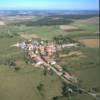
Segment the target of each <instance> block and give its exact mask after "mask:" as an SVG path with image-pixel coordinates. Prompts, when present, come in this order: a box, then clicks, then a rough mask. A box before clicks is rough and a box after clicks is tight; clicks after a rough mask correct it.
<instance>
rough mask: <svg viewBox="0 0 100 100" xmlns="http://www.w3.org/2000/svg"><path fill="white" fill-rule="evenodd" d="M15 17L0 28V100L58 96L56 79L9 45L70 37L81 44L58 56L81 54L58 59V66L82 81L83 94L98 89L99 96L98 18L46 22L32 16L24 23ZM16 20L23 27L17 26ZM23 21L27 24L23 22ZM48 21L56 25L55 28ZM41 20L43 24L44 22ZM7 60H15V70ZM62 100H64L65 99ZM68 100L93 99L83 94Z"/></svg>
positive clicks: (28, 99) (39, 98)
mask: <svg viewBox="0 0 100 100" xmlns="http://www.w3.org/2000/svg"><path fill="white" fill-rule="evenodd" d="M17 17H18V18H14V19H13V21H15V22H16V23H12V22H13V21H10V20H8V19H7V20H5V23H7V25H3V26H2V25H1V26H0V100H52V97H54V96H61V93H62V90H61V87H62V82H61V79H60V78H59V77H58V76H56V75H55V74H54V73H53V74H51V73H48V74H47V75H46V76H44V75H43V70H42V69H41V68H35V67H34V66H32V65H29V64H26V63H25V61H24V52H23V51H22V50H20V49H16V48H11V45H13V44H15V43H16V42H18V41H23V40H25V39H31V38H40V39H45V40H52V39H53V38H54V37H55V36H57V35H63V36H67V37H70V38H72V39H74V40H77V41H79V42H80V43H81V44H82V46H80V47H79V48H77V49H75V48H72V49H65V50H64V51H62V52H59V54H62V55H68V52H69V53H70V52H75V51H76V52H79V53H80V54H77V55H70V56H64V57H62V58H60V57H57V61H58V62H59V64H61V65H62V66H63V67H64V69H66V70H68V71H70V72H71V73H73V74H75V76H76V77H78V79H79V80H80V81H81V86H82V87H83V88H85V89H86V90H91V89H92V88H97V89H98V91H99V92H100V79H99V76H100V73H99V72H100V67H99V65H100V63H99V56H98V55H99V39H98V36H99V23H98V17H97V16H96V17H94V16H93V17H92V18H90V16H88V17H86V16H85V17H82V16H81V17H82V18H77V17H76V16H74V17H75V18H73V17H72V19H74V20H72V19H71V20H69V19H67V17H66V16H60V15H59V16H57V15H56V16H53V17H52V16H49V18H48V17H46V18H45V17H43V16H42V17H36V16H35V17H34V16H33V17H29V19H27V18H26V17H25V19H24V22H23V20H22V19H21V18H20V17H19V16H17ZM7 18H8V17H7ZM68 18H70V16H68ZM19 19H20V21H22V22H23V23H19V22H20V21H19ZM26 19H27V21H25V20H26ZM31 19H34V20H33V22H34V21H35V24H32V23H29V22H30V21H31ZM45 19H46V20H45ZM51 19H52V20H53V21H54V22H55V21H56V22H57V23H56V24H54V23H53V21H51ZM59 19H60V20H59ZM62 19H63V21H62ZM44 20H45V22H43V21H44ZM28 21H29V22H28ZM40 21H41V24H40V23H39V22H40ZM48 21H49V23H48V25H47V24H46V23H47V22H48ZM50 21H51V22H50ZM67 21H68V23H67ZM10 22H11V23H10ZM27 22H28V23H27ZM62 22H63V23H62ZM9 23H10V24H9ZM66 23H67V24H66ZM39 24H40V25H39ZM10 60H14V61H15V62H16V66H10V65H9V62H10ZM15 67H18V68H19V70H17V71H16V70H15ZM40 84H43V89H42V90H41V91H39V90H38V89H37V86H38V85H40ZM61 100H67V98H62V99H61ZM71 100H95V99H93V98H92V97H90V96H88V95H86V94H83V95H81V94H78V95H75V96H72V99H71Z"/></svg>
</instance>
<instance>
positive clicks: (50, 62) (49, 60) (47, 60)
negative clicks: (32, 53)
mask: <svg viewBox="0 0 100 100" xmlns="http://www.w3.org/2000/svg"><path fill="white" fill-rule="evenodd" d="M42 58H43V60H44V61H45V62H47V63H48V64H51V65H54V64H56V62H55V61H54V60H53V59H51V58H50V57H49V56H42Z"/></svg>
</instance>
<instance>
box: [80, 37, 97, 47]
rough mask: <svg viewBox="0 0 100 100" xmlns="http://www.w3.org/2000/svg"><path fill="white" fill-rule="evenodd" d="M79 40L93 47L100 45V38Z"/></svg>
mask: <svg viewBox="0 0 100 100" xmlns="http://www.w3.org/2000/svg"><path fill="white" fill-rule="evenodd" d="M79 42H80V43H82V44H84V45H86V46H88V47H92V48H95V47H99V39H81V40H79Z"/></svg>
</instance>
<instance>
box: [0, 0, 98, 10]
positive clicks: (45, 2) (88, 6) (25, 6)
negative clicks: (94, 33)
mask: <svg viewBox="0 0 100 100" xmlns="http://www.w3.org/2000/svg"><path fill="white" fill-rule="evenodd" d="M0 10H99V0H75V1H73V0H70V1H68V0H37V1H33V0H3V1H1V0H0Z"/></svg>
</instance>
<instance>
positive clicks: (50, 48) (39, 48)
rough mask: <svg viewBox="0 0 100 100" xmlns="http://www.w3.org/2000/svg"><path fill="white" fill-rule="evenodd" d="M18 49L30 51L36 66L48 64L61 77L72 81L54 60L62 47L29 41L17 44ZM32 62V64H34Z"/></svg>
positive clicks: (70, 45)
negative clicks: (54, 54)
mask: <svg viewBox="0 0 100 100" xmlns="http://www.w3.org/2000/svg"><path fill="white" fill-rule="evenodd" d="M13 46H17V47H18V48H22V49H24V50H26V51H28V55H29V57H30V59H31V61H33V62H34V63H35V64H36V65H41V64H43V63H44V62H46V63H47V64H50V66H52V67H53V68H54V69H55V70H56V71H57V72H59V73H60V75H63V77H64V78H66V79H68V80H70V79H71V80H72V79H73V76H71V75H70V74H69V73H67V72H64V71H63V69H62V67H61V66H60V65H58V64H57V63H56V61H55V60H54V59H53V57H52V55H53V53H54V52H56V51H57V50H60V49H61V46H59V45H56V44H54V43H48V44H46V43H45V42H44V41H36V40H35V41H33V40H28V41H25V42H21V43H17V44H16V45H13ZM76 46H77V44H76V43H75V44H63V45H62V47H63V48H65V47H68V48H69V47H76ZM33 62H32V64H33Z"/></svg>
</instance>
